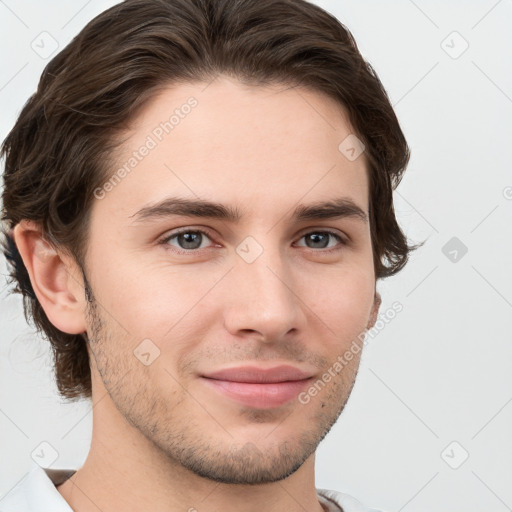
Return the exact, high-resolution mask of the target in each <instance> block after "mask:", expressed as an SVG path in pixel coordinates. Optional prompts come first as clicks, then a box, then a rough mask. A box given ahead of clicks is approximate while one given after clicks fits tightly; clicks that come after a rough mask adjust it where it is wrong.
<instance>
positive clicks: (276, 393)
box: [203, 378, 311, 409]
mask: <svg viewBox="0 0 512 512" xmlns="http://www.w3.org/2000/svg"><path fill="white" fill-rule="evenodd" d="M310 380H311V379H305V380H293V381H286V382H272V383H270V382H269V383H261V384H260V383H254V382H232V381H228V380H217V379H208V378H203V381H204V382H205V383H206V384H207V385H209V386H210V387H212V388H213V389H215V390H216V391H218V392H220V393H221V394H223V395H225V396H227V397H229V398H231V399H233V400H236V401H237V402H239V403H241V404H243V405H247V406H249V407H254V408H256V409H273V408H275V407H279V406H281V405H284V404H286V403H287V402H289V401H291V400H293V399H294V398H297V396H298V395H299V393H300V392H301V391H302V390H303V389H304V388H305V387H306V386H307V385H308V384H309V381H310Z"/></svg>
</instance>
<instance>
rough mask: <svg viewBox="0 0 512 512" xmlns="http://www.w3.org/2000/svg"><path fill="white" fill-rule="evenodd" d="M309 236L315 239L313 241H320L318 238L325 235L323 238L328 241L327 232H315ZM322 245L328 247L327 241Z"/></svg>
mask: <svg viewBox="0 0 512 512" xmlns="http://www.w3.org/2000/svg"><path fill="white" fill-rule="evenodd" d="M309 236H310V238H311V239H313V243H316V242H318V239H319V238H322V237H323V239H324V242H326V241H327V234H326V233H314V234H312V235H309ZM321 247H322V248H325V247H327V245H326V243H324V244H321Z"/></svg>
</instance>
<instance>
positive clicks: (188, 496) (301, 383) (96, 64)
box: [0, 0, 411, 512]
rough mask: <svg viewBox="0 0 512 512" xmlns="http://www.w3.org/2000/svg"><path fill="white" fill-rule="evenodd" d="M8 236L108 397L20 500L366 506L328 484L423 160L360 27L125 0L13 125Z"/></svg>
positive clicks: (71, 359)
mask: <svg viewBox="0 0 512 512" xmlns="http://www.w3.org/2000/svg"><path fill="white" fill-rule="evenodd" d="M2 152H3V155H4V156H5V162H6V164H5V174H4V179H5V189H4V193H3V204H4V213H3V217H4V220H5V223H6V229H5V253H6V256H7V258H8V260H9V262H10V263H11V268H12V274H13V277H14V279H15V280H16V282H17V284H18V290H19V291H20V292H21V293H23V295H24V298H25V306H26V308H27V311H28V312H29V314H30V315H31V316H32V317H33V318H34V320H35V322H36V324H37V325H38V326H39V327H40V328H41V330H42V331H43V332H45V333H46V335H47V337H48V339H49V341H50V342H51V344H52V348H53V351H54V354H55V375H56V381H57V385H58V389H59V391H60V393H61V394H62V396H63V397H65V398H68V399H77V398H85V399H89V400H91V403H92V405H93V432H92V442H91V448H90V451H89V454H88V457H87V459H86V461H85V463H84V464H83V466H82V467H81V468H76V469H75V468H72V469H71V468H70V469H60V470H56V469H55V468H52V469H50V468H44V469H43V468H41V467H39V466H35V467H34V468H32V470H31V471H30V473H29V474H28V475H27V477H26V478H25V479H24V480H23V481H22V482H21V483H20V485H19V486H18V487H17V488H16V489H14V490H13V491H11V492H10V493H9V494H8V495H7V496H6V497H5V498H4V499H3V500H1V501H0V510H2V512H14V511H16V512H20V511H21V510H23V511H29V510H30V511H42V510H50V509H51V510H63V511H64V510H66V511H69V510H74V511H80V512H88V511H93V510H94V511H96V510H101V511H102V512H112V511H116V510H125V511H132V510H133V511H135V510H142V509H147V510H152V511H154V512H160V511H167V512H169V511H189V512H190V511H199V512H208V511H214V510H223V511H237V512H240V511H256V510H258V511H260V510H265V511H268V512H274V511H289V512H296V511H297V512H298V511H304V510H307V511H311V512H312V511H315V512H321V511H337V510H344V511H347V512H348V511H356V510H370V509H367V508H364V507H363V506H362V505H361V504H360V503H359V502H358V501H357V500H355V499H354V498H352V497H350V496H348V495H346V494H343V493H339V492H335V491H326V490H322V489H316V488H315V479H314V456H315V450H316V448H317V446H318V444H319V443H320V441H321V440H322V439H323V438H324V437H325V435H326V434H327V433H328V431H329V430H330V429H331V427H332V426H333V424H334V423H335V422H336V420H337V418H338V417H339V415H340V414H341V412H342V410H343V408H344V406H345V404H346V402H347V400H348V397H349V395H350V392H351V390H352V387H353V384H354V380H355V378H356V374H357V368H358V365H359V360H360V356H361V348H362V344H363V340H364V333H365V331H366V330H367V329H369V328H371V327H372V325H373V324H374V323H375V321H376V318H377V315H378V309H379V304H380V297H379V294H378V293H377V291H376V281H377V280H378V279H379V278H382V277H386V276H389V275H392V274H394V273H396V272H398V271H399V270H400V269H401V268H402V267H403V266H404V264H405V263H406V261H407V255H408V252H409V251H410V250H411V247H409V246H408V244H407V240H406V239H405V237H404V235H403V233H402V231H401V230H400V228H399V226H398V224H397V222H396V218H395V214H394V211H393V200H392V190H393V187H395V186H396V185H397V184H398V182H399V180H400V178H401V175H402V173H403V171H404V170H405V167H406V165H407V162H408V158H409V151H408V148H407V144H406V141H405V139H404V136H403V134H402V131H401V129H400V126H399V123H398V121H397V119H396V117H395V114H394V112H393V110H392V107H391V105H390V104H389V100H388V98H387V96H386V93H385V91H384V89H383V88H382V85H381V83H380V81H379V79H378V78H377V76H376V74H375V73H374V72H373V70H372V68H371V67H370V65H369V64H367V63H366V62H365V61H364V60H363V58H362V57H361V55H360V54H359V52H358V50H357V47H356V44H355V42H354V41H353V39H352V37H351V35H350V33H349V32H348V31H347V30H346V29H345V28H344V27H343V26H342V25H341V24H340V23H339V22H338V21H337V20H336V19H335V18H333V17H332V16H330V15H329V14H327V13H326V12H325V11H323V10H322V9H320V8H319V7H317V6H315V5H312V4H309V3H306V2H305V1H302V0H259V1H257V2H256V1H254V0H127V1H125V2H123V3H121V4H118V5H116V6H114V7H112V8H111V9H109V10H107V11H105V12H104V13H102V14H101V15H100V16H98V17H97V18H95V19H94V20H92V21H91V22H90V23H89V24H88V25H87V26H86V27H85V28H84V29H83V30H82V31H81V33H80V34H79V35H78V36H77V37H76V38H75V39H74V40H73V41H72V42H71V43H70V44H69V45H68V47H66V48H65V49H64V50H63V51H62V52H61V53H60V54H58V55H57V56H56V57H55V58H54V59H53V60H52V61H51V62H50V63H49V65H48V66H47V68H46V69H45V71H44V72H43V75H42V78H41V82H40V84H39V87H38V90H37V92H36V93H35V94H34V96H33V97H32V98H31V99H30V101H29V102H28V104H27V105H26V106H25V107H24V109H23V111H22V112H21V114H20V117H19V119H18V121H17V123H16V125H15V127H14V128H13V130H12V131H11V133H10V134H9V135H8V137H7V138H6V140H5V141H4V145H3V147H2Z"/></svg>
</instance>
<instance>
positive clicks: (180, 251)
mask: <svg viewBox="0 0 512 512" xmlns="http://www.w3.org/2000/svg"><path fill="white" fill-rule="evenodd" d="M183 233H201V234H202V235H206V236H207V237H208V238H209V239H210V240H212V238H213V237H212V236H211V235H210V233H209V232H208V231H205V230H202V229H190V228H185V229H182V230H180V231H175V232H173V233H172V234H171V235H167V236H166V237H164V238H163V239H162V240H160V241H159V242H158V243H159V244H161V245H167V246H168V247H172V249H170V250H171V251H173V252H175V253H177V254H187V255H190V254H194V253H198V252H199V251H200V250H201V249H188V250H187V249H179V248H177V247H174V246H170V245H168V243H169V241H170V240H172V239H173V238H176V237H177V236H179V235H182V234H183ZM313 233H315V234H319V233H321V234H328V235H331V236H332V237H334V238H335V239H336V240H337V241H338V242H339V243H340V245H341V246H342V247H339V246H336V247H331V248H330V249H313V248H311V247H306V249H309V250H311V251H314V252H321V253H323V254H326V253H327V254H330V253H332V252H337V251H340V250H341V249H343V246H345V245H347V242H346V241H345V240H344V239H343V237H342V236H341V235H339V234H338V233H335V232H334V231H331V230H329V229H317V230H312V231H308V232H307V233H304V234H303V235H302V236H301V237H300V239H302V238H304V237H305V236H308V235H311V234H313ZM300 239H299V240H300ZM212 241H213V240H212Z"/></svg>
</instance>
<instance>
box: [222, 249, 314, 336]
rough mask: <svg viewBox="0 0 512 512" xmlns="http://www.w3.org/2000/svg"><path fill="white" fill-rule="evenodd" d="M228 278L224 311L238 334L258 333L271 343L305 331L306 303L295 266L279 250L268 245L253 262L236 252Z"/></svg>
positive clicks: (227, 320)
mask: <svg viewBox="0 0 512 512" xmlns="http://www.w3.org/2000/svg"><path fill="white" fill-rule="evenodd" d="M228 281H229V282H228V284H227V285H228V286H229V287H230V290H229V300H228V301H227V303H224V308H223V314H224V322H225V327H226V329H227V330H228V331H229V332H230V333H231V334H233V335H234V336H241V335H247V334H256V335H258V336H259V337H260V338H261V341H263V342H267V343H271V342H278V341H279V340H283V339H284V338H285V337H286V335H290V334H291V333H292V332H293V331H297V332H299V331H301V330H302V326H303V324H304V322H305V315H304V310H303V308H304V302H303V300H301V298H300V297H299V295H298V293H297V290H296V289H297V287H298V284H297V279H296V277H295V274H294V272H293V269H291V268H290V266H289V264H287V263H286V261H284V260H283V257H282V256H281V255H280V253H279V250H278V249H275V250H270V249H268V248H266V249H265V250H263V252H262V254H261V255H260V256H259V257H258V258H257V259H256V260H254V261H252V263H248V262H247V261H245V260H244V259H243V258H241V257H239V256H238V255H236V260H235V267H234V268H233V270H232V271H231V272H230V275H229V277H228ZM297 332H295V334H297Z"/></svg>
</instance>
